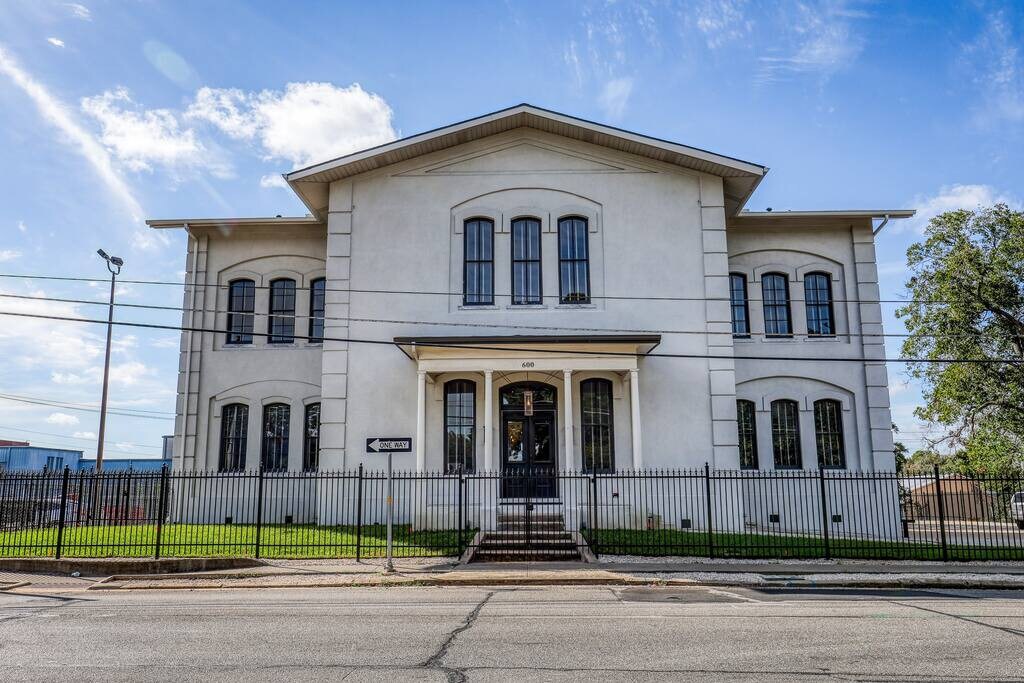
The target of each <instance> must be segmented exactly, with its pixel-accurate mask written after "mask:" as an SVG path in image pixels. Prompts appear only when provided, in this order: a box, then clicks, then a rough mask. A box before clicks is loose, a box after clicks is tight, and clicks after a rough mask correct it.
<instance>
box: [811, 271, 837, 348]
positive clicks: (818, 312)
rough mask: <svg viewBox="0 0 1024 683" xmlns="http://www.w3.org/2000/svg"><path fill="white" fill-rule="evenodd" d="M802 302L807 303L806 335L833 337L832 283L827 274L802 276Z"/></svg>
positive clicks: (834, 329) (834, 331)
mask: <svg viewBox="0 0 1024 683" xmlns="http://www.w3.org/2000/svg"><path fill="white" fill-rule="evenodd" d="M804 300H805V301H806V302H807V334H810V335H814V336H819V337H829V336H832V335H834V334H835V333H836V328H835V323H834V322H833V318H834V316H833V314H832V281H831V280H830V279H829V277H828V273H808V274H807V275H806V276H804Z"/></svg>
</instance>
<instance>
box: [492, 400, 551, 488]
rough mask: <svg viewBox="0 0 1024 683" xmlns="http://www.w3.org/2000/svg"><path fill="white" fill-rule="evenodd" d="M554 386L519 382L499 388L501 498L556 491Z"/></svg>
mask: <svg viewBox="0 0 1024 683" xmlns="http://www.w3.org/2000/svg"><path fill="white" fill-rule="evenodd" d="M554 391H555V390H554V387H551V386H549V385H546V384H542V385H529V384H525V383H524V384H519V385H512V386H510V387H505V389H504V390H503V391H502V411H501V456H502V457H501V465H502V487H501V495H502V497H504V498H554V497H556V496H557V495H558V483H557V482H558V480H557V477H556V472H557V469H558V439H557V434H558V416H557V412H556V410H555V405H556V404H555V394H554Z"/></svg>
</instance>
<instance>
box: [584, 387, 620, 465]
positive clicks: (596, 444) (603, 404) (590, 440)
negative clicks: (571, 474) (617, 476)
mask: <svg viewBox="0 0 1024 683" xmlns="http://www.w3.org/2000/svg"><path fill="white" fill-rule="evenodd" d="M580 418H581V425H580V439H581V444H582V446H583V469H584V470H585V471H587V472H614V471H615V434H614V418H613V415H612V383H611V382H610V381H608V380H606V379H588V380H584V381H583V382H581V383H580Z"/></svg>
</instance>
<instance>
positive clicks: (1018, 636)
mask: <svg viewBox="0 0 1024 683" xmlns="http://www.w3.org/2000/svg"><path fill="white" fill-rule="evenodd" d="M687 678H692V679H697V678H699V679H700V680H702V681H733V680H757V681H815V680H837V679H841V680H847V681H849V680H853V681H861V680H870V681H879V680H881V681H924V680H927V681H934V680H956V681H964V680H971V681H996V680H998V681H1011V680H1012V681H1024V593H1021V592H1009V591H1005V592H1000V591H974V592H968V591H961V592H957V591H881V590H875V591H864V590H861V591H822V592H809V591H808V590H807V589H802V590H796V589H794V590H785V589H766V590H765V591H753V590H745V589H708V588H683V589H680V588H653V589H652V588H598V587H586V588H583V587H552V588H520V589H514V588H494V589H488V588H383V589H369V588H348V589H313V590H305V589H263V590H242V589H232V590H201V591H181V590H179V591H172V590H165V591H109V592H104V591H83V590H68V591H65V592H63V593H58V592H54V593H38V594H17V593H0V680H3V681H20V680H55V681H128V680H131V681H135V680H162V681H175V682H176V683H180V682H182V681H193V680H197V681H198V680H202V681H209V680H244V681H263V680H282V679H287V680H314V679H315V680H341V679H344V680H346V681H350V682H351V681H389V682H394V681H444V680H455V681H458V680H470V681H519V680H524V681H525V680H529V681H538V680H551V681H576V680H602V681H613V680H630V681H654V680H659V681H660V680H680V679H687Z"/></svg>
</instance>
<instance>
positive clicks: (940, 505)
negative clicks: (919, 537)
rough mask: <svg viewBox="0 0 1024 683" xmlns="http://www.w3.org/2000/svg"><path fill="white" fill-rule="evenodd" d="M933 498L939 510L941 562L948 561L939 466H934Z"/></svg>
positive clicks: (944, 512)
mask: <svg viewBox="0 0 1024 683" xmlns="http://www.w3.org/2000/svg"><path fill="white" fill-rule="evenodd" d="M934 473H935V497H936V498H937V500H938V508H939V533H940V534H941V535H942V561H943V562H946V561H948V560H949V547H948V546H947V545H946V503H945V502H944V501H943V500H942V477H940V476H939V465H938V463H936V464H935V469H934Z"/></svg>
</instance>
